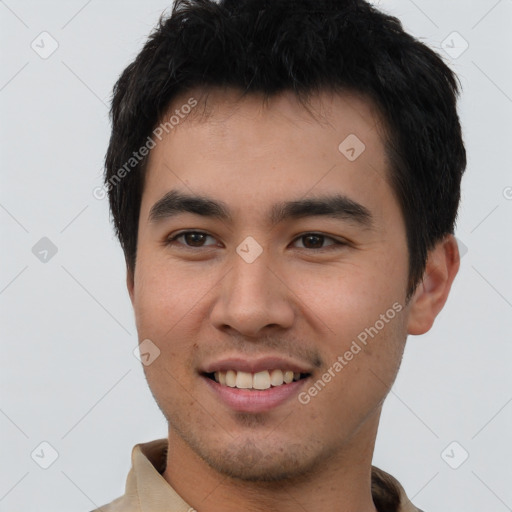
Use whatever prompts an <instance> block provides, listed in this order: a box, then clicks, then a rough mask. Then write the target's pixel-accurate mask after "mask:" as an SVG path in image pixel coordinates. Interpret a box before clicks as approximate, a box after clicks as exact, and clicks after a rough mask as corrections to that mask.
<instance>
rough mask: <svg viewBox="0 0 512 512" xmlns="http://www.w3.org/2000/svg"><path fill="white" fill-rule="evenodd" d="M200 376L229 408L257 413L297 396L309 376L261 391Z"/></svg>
mask: <svg viewBox="0 0 512 512" xmlns="http://www.w3.org/2000/svg"><path fill="white" fill-rule="evenodd" d="M202 378H203V380H205V381H206V384H207V385H208V386H210V389H212V390H213V392H214V393H216V394H217V396H218V397H219V398H220V399H221V400H222V401H223V402H224V403H225V404H226V405H227V406H228V407H230V408H231V409H233V410H235V411H239V412H253V413H257V412H266V411H269V410H271V409H273V408H275V407H277V406H278V405H281V404H283V403H284V402H286V401H287V400H289V399H290V398H292V397H294V396H297V394H298V392H299V389H300V388H301V387H302V386H303V385H304V382H305V381H306V380H307V379H308V378H309V377H306V378H304V379H300V380H294V381H293V382H290V383H289V384H283V385H282V386H276V387H271V388H269V389H265V390H263V391H251V390H248V389H238V388H230V387H229V386H222V385H221V384H219V383H218V382H216V381H214V380H212V379H209V378H208V377H205V376H202Z"/></svg>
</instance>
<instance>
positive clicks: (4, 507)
mask: <svg viewBox="0 0 512 512" xmlns="http://www.w3.org/2000/svg"><path fill="white" fill-rule="evenodd" d="M169 3H170V2H166V1H163V0H151V1H145V2H143V1H139V2H134V1H120V0H115V1H114V0H111V1H108V2H105V1H104V2H100V1H99V0H90V1H88V2H86V1H83V0H72V1H66V2H64V1H51V2H50V1H46V2H36V1H34V0H32V1H28V0H27V1H23V0H8V1H7V2H2V1H0V20H1V21H0V28H1V36H0V37H1V43H2V66H1V67H0V109H1V110H0V114H1V119H2V123H1V162H2V165H1V170H2V188H1V196H0V223H1V224H0V225H1V243H2V253H1V254H2V259H1V266H0V269H1V270H0V304H1V311H2V313H1V315H2V318H1V319H2V350H1V353H2V358H1V366H2V368H1V402H0V431H1V436H2V445H1V452H0V456H1V461H2V463H1V472H2V478H1V482H0V510H1V511H10V512H11V511H22V510H23V511H26V512H31V511H38V512H41V511H52V512H58V511H63V512H64V511H66V512H68V511H71V510H77V511H80V510H82V511H84V512H85V511H88V510H91V509H92V508H94V507H95V506H96V505H101V504H104V503H106V502H108V501H110V500H112V499H114V498H115V497H117V496H118V495H120V494H122V492H123V489H124V482H125V478H126V474H127V472H128V469H129V465H130V452H131V448H132V446H133V445H134V444H136V443H138V442H144V441H148V440H152V439H156V438H158V437H164V436H165V435H166V425H165V422H164V420H163V417H162V415H161V414H160V412H159V410H158V409H157V407H156V405H155V404H154V401H153V399H152V396H151V394H150V392H149V390H148V388H147V386H146V383H145V380H144V377H143V372H142V367H141V364H140V362H139V361H138V360H137V359H136V358H135V357H134V355H133V353H132V351H133V349H134V348H135V347H136V345H137V336H136V330H135V326H134V321H133V318H132V310H131V305H130V302H129V299H128V295H127V293H126V289H125V282H124V280H125V269H124V261H123V256H122V252H121V249H120V247H119V246H118V244H117V241H116V240H115V238H114V235H113V230H112V228H111V226H110V224H109V217H108V209H107V201H106V200H105V199H104V200H97V199H95V198H94V197H93V194H92V191H93V189H94V188H95V187H97V186H99V185H101V173H102V162H103V156H104V153H105V150H106V146H107V143H108V138H109V121H108V109H107V105H108V103H109V99H110V93H111V89H112V86H113V84H114V82H115V80H116V79H117V77H118V76H119V74H120V72H121V71H122V70H123V69H124V67H125V66H126V65H127V64H128V63H129V62H130V61H131V60H132V59H133V58H134V57H135V55H136V54H137V52H138V51H139V49H140V48H141V46H142V44H143V42H144V41H145V38H146V37H147V35H148V33H149V32H150V30H151V28H152V27H153V26H154V24H155V23H156V21H157V19H158V16H159V15H160V13H161V12H162V11H163V10H164V9H165V8H168V6H169ZM380 6H381V7H382V8H383V9H385V10H387V11H388V12H390V13H392V14H394V15H397V16H398V17H399V18H400V19H401V20H402V21H403V23H404V25H405V27H406V29H408V30H409V31H411V32H412V33H413V34H414V35H416V36H417V37H419V38H420V39H421V40H423V41H424V42H426V43H427V44H429V45H430V46H431V47H433V48H434V49H437V50H438V51H439V52H440V53H441V54H443V55H444V57H445V58H446V61H447V62H449V63H450V64H451V66H452V67H453V69H454V70H455V71H456V72H457V73H458V75H459V77H460V79H461V81H462V84H463V89H464V92H463V96H462V101H461V103H460V112H461V119H462V123H463V126H464V135H465V141H466V144H467V149H468V156H469V165H468V169H467V172H466V175H465V178H464V180H463V189H462V190H463V194H462V198H463V199H462V207H461V210H460V216H459V222H458V228H457V236H458V238H459V239H460V241H461V242H462V243H463V244H464V245H465V246H466V247H467V253H466V254H465V255H464V256H463V258H462V264H461V269H460V273H459V275H458V277H457V278H456V281H455V284H454V286H453V289H452V293H451V295H450V298H449V300H448V303H447V305H446V307H445V309H444V310H443V312H442V313H441V315H440V316H439V317H438V319H437V321H436V323H435V326H434V327H433V329H432V330H431V331H430V332H429V333H428V334H426V335H424V336H421V337H415V336H411V337H409V341H408V345H407V349H406V353H405V358H404V361H403V364H402V369H401V373H400V374H399V377H398V379H397V381H396V383H395V385H394V387H393V389H392V391H391V393H390V395H389V398H388V400H387V402H386V405H385V407H384V412H383V417H382V422H381V429H380V432H379V435H378V439H377V447H376V451H375V457H374V464H375V465H377V466H379V467H381V468H382V469H385V470H386V471H389V472H390V473H392V474H393V475H395V476H396V477H397V478H398V479H399V480H400V481H401V482H402V484H403V485H404V487H405V489H406V491H407V493H408V495H409V497H410V498H411V499H412V501H413V502H414V503H415V504H416V505H417V506H419V507H420V508H423V509H425V511H427V512H434V511H443V512H446V511H448V510H453V511H455V510H457V511H460V510H464V511H481V510H486V511H496V512H501V511H506V510H512V487H511V486H510V483H511V481H512V478H511V477H512V474H511V467H510V461H511V459H512V450H511V443H510V432H511V426H512V404H511V399H512V386H511V377H510V373H511V371H510V370H511V365H510V361H511V356H512V350H511V336H510V332H511V329H512V315H511V313H512V310H511V307H512V272H511V270H510V262H511V261H512V243H511V238H510V233H511V228H510V226H511V222H512V188H511V187H512V175H511V171H510V169H511V164H510V146H511V141H512V129H511V123H510V117H511V115H512V74H511V70H510V63H511V47H512V38H511V22H512V1H511V0H500V1H496V0H480V1H472V2H470V1H467V0H457V1H451V2H447V1H445V0H431V1H426V0H417V1H416V2H413V1H412V0H389V1H388V0H382V1H381V2H380ZM43 31H47V32H48V33H49V34H51V37H52V38H54V39H55V40H56V41H57V42H58V45H59V46H58V48H57V50H56V51H55V52H54V53H53V54H52V55H50V56H49V57H48V58H46V59H43V58H41V57H40V55H39V54H38V53H36V51H34V50H33V49H32V47H31V43H32V42H33V41H35V42H34V46H36V45H38V46H36V48H38V50H39V51H40V52H42V51H49V49H51V43H52V42H51V40H50V39H48V36H40V33H41V32H43ZM454 31H456V32H458V34H460V36H459V35H457V34H455V35H453V34H452V33H453V32H454ZM43 37H46V38H47V39H44V40H43V41H42V38H43ZM461 38H463V39H461ZM464 40H465V41H467V43H468V44H469V47H468V49H467V50H466V51H464V52H463V53H462V54H461V55H458V53H460V51H461V50H462V49H463V44H464ZM443 41H445V43H443ZM443 47H446V49H447V51H448V53H451V54H452V56H451V57H450V56H449V54H448V53H447V52H446V51H445V50H444V49H443ZM450 47H452V48H450ZM456 54H457V55H456ZM454 56H455V57H456V58H454ZM42 237H47V238H49V239H50V240H51V241H52V242H53V244H55V246H56V247H57V249H58V252H57V253H56V254H55V255H54V256H53V257H50V256H51V253H49V255H48V257H47V259H48V261H47V262H42V261H40V259H39V258H38V257H36V255H35V254H33V252H32V248H33V246H34V245H35V244H36V243H37V242H38V241H39V240H40V239H41V238H42ZM36 252H37V251H36ZM40 257H42V255H40ZM43 441H46V442H48V443H50V444H51V445H52V446H53V447H54V449H55V450H56V451H57V452H58V458H57V459H56V460H55V462H54V463H53V464H52V465H51V466H50V467H49V468H48V469H46V470H45V469H42V468H41V467H40V466H39V465H38V463H39V464H44V463H49V462H51V453H52V452H51V450H50V449H49V448H48V447H45V445H43V446H42V447H41V446H40V443H41V442H43ZM453 441H456V442H457V443H458V444H457V445H452V446H451V447H450V448H449V449H448V450H445V449H446V448H447V447H448V446H449V445H450V444H451V443H452V442H453ZM34 450H35V452H34ZM465 451H467V452H468V453H469V458H468V459H467V460H466V461H465V462H464V463H463V464H462V465H460V466H459V467H458V469H452V468H451V467H450V466H449V465H448V463H447V462H450V464H452V465H453V466H456V465H458V464H460V462H461V461H462V459H463V456H464V453H465ZM31 453H34V456H33V457H34V459H33V458H31ZM36 461H37V462H36ZM311 512H314V511H311Z"/></svg>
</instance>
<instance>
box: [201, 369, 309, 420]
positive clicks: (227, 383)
mask: <svg viewBox="0 0 512 512" xmlns="http://www.w3.org/2000/svg"><path fill="white" fill-rule="evenodd" d="M201 377H202V380H203V382H204V383H205V384H206V386H207V389H209V390H210V392H211V393H213V395H212V396H213V397H214V400H215V401H218V403H220V404H223V405H224V406H225V407H227V408H228V410H231V411H232V412H235V413H241V412H243V413H252V414H262V413H270V411H273V410H279V409H280V407H283V406H285V404H288V405H287V407H293V405H291V404H293V403H294V400H293V398H294V397H297V396H298V393H299V392H300V390H301V389H302V388H303V387H304V386H305V385H306V383H307V382H308V379H309V378H310V377H311V373H303V372H294V371H292V370H286V369H279V368H273V369H269V370H260V371H257V372H248V371H241V370H218V371H215V372H203V373H202V374H201ZM297 403H298V402H297Z"/></svg>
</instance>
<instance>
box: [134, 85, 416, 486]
mask: <svg viewBox="0 0 512 512" xmlns="http://www.w3.org/2000/svg"><path fill="white" fill-rule="evenodd" d="M190 96H192V95H189V96H183V97H182V98H180V100H179V101H176V102H175V104H174V105H173V110H175V108H178V109H179V108H180V105H182V104H186V103H187V101H188V99H189V98H190ZM196 97H197V96H196ZM236 98H237V97H236V95H235V93H234V92H226V91H223V92H221V91H211V92H210V94H209V97H208V105H209V107H210V110H209V115H208V116H207V117H206V118H201V119H199V117H198V116H195V115H194V114H192V115H191V116H190V117H189V118H188V119H182V120H181V122H180V124H179V125H178V126H175V127H174V129H172V130H170V131H169V133H168V134H165V132H164V136H163V137H162V140H161V141H159V142H158V143H157V145H156V147H154V149H152V150H151V154H150V158H149V161H148V167H147V174H146V180H145V185H144V191H143V196H142V203H141V210H140V223H139V231H138V250H137V262H136V267H135V273H134V276H133V279H132V278H131V277H130V278H129V280H128V283H129V284H128V287H129V291H130V296H131V299H132V303H133V307H134V311H135V316H136V323H137V329H138V333H139V339H140V340H141V341H142V340H146V339H149V340H151V343H152V344H154V345H156V346H157V347H158V349H159V350H160V355H159V356H158V357H157V358H156V359H155V360H154V361H153V362H152V363H151V364H149V365H147V366H145V367H144V369H145V372H146V376H147V380H148V383H149V386H150V388H151V390H152V392H153V395H154V397H155V399H156V400H157V402H158V404H159V407H160V408H161V410H162V411H163V413H164V415H165V416H166V418H167V420H168V422H169V428H170V432H169V439H170V442H171V443H172V442H173V440H174V442H175V443H176V445H177V446H178V445H179V446H182V447H185V448H186V449H188V450H189V451H190V453H191V454H194V455H196V456H198V457H199V459H200V460H202V461H204V462H205V463H207V464H208V466H209V467H211V468H214V469H215V470H217V471H219V472H220V473H223V474H226V475H231V476H236V477H237V478H241V479H245V480H273V479H274V480H275V479H281V478H289V477H292V476H298V475H303V474H306V473H307V472H308V471H313V470H314V469H315V468H316V467H317V466H318V465H319V464H320V463H322V462H324V461H326V460H328V459H329V460H331V459H332V458H335V457H336V456H338V455H341V453H342V452H343V451H344V450H347V449H348V447H349V446H350V444H351V443H352V442H354V439H356V437H357V436H358V435H359V436H363V437H364V435H363V434H361V433H363V432H367V433H368V439H367V440H366V441H368V440H369V439H370V437H371V435H373V436H374V435H375V430H376V425H377V423H378V417H379V413H380V410H381V405H382V402H383V400H384V398H385V396H386V394H387V392H388V390H389V387H390V386H391V384H392V383H393V381H394V379H395V376H396V373H397V371H398V368H399V365H400V361H401V357H402V354H403V348H404V344H405V339H406V336H407V315H408V307H406V305H405V297H406V286H407V277H408V253H407V245H406V233H405V225H404V222H403V218H402V214H401V212H400V209H399V206H398V203H397V200H396V198H395V196H394V194H393V191H392V189H391V188H390V185H389V183H388V169H387V160H386V155H385V150H384V146H383V138H382V132H383V131H382V129H381V126H380V124H379V119H378V116H377V114H376V112H375V111H374V110H373V109H372V107H371V105H370V104H369V103H368V102H367V101H365V100H364V99H362V98H360V97H357V96H355V95H349V94H344V95H331V94H327V93H324V94H322V95H319V96H317V97H315V98H313V99H312V100H311V107H312V108H311V110H312V111H314V112H315V113H316V116H315V117H312V116H311V114H310V113H308V111H307V110H306V109H305V108H304V106H302V105H301V104H300V103H299V102H298V101H297V100H296V98H295V97H294V96H293V95H292V94H288V93H285V94H281V95H280V96H276V97H274V98H273V99H271V100H269V101H268V103H266V104H265V103H263V101H262V100H261V98H259V97H257V96H249V97H247V98H245V99H243V100H238V101H235V100H236ZM189 104H190V102H189ZM195 108H198V109H199V108H201V109H202V108H203V107H202V106H201V103H199V105H198V106H197V107H195ZM185 110H187V111H188V109H185ZM347 137H348V139H347ZM356 137H357V138H356ZM344 141H345V142H344ZM363 144H364V146H363ZM146 343H148V342H146ZM151 346H153V345H151ZM290 379H294V380H292V381H291V382H288V381H289V380H290ZM233 386H234V387H233ZM369 432H372V433H373V434H371V435H370V434H369ZM363 441H364V439H362V440H361V442H363ZM248 461H251V463H250V464H248Z"/></svg>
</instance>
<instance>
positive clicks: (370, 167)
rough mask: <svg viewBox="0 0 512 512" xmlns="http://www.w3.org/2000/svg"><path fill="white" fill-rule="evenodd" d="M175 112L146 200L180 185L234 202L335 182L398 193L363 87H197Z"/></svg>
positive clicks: (348, 189)
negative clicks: (265, 91) (307, 90)
mask: <svg viewBox="0 0 512 512" xmlns="http://www.w3.org/2000/svg"><path fill="white" fill-rule="evenodd" d="M186 105H194V106H193V108H191V109H190V108H188V107H187V108H184V106H186ZM171 115H174V121H175V122H174V123H173V126H172V128H170V127H168V130H167V131H166V132H164V133H163V134H162V137H161V140H158V141H156V147H154V148H153V149H152V150H151V153H150V156H149V161H148V165H147V175H146V180H145V187H144V194H143V209H144V207H145V208H146V210H148V209H149V208H150V207H151V204H153V203H154V202H156V201H157V200H158V199H160V198H161V197H162V196H163V195H164V194H165V193H167V192H168V191H170V190H172V189H173V188H176V187H179V188H180V189H181V190H184V189H188V190H189V192H191V193H194V194H196V195H204V196H209V197H213V196H215V197H217V198H218V199H221V200H223V201H224V202H225V203H233V205H234V207H235V209H236V207H237V206H239V207H242V206H245V207H246V206H247V205H252V206H253V207H254V208H257V207H258V206H259V207H263V205H264V204H265V201H266V200H268V201H271V200H272V198H274V199H276V200H277V199H278V198H279V199H283V197H284V196H287V197H286V198H287V199H288V200H293V199H297V198H299V197H304V196H306V195H308V193H311V194H312V195H315V194H325V193H326V192H333V191H334V190H335V191H336V192H339V193H343V194H345V195H347V196H349V197H352V198H358V202H361V203H364V201H365V200H366V199H368V200H370V199H371V198H372V195H374V192H373V191H374V190H375V189H376V188H378V189H382V187H384V188H387V192H388V193H391V190H390V189H389V185H388V183H387V168H388V165H387V158H386V153H385V144H384V133H385V132H384V129H383V123H382V121H381V118H380V117H379V114H378V112H377V109H376V108H375V107H374V105H373V104H372V103H371V102H370V101H369V100H367V99H366V98H364V97H362V96H361V95H357V94H355V93H348V92H347V93H342V94H340V93H334V92H324V93H321V94H317V95H314V96H311V97H309V98H308V101H307V103H306V104H304V103H301V102H300V101H299V99H298V98H297V96H296V95H295V94H294V93H292V92H284V93H281V94H278V95H275V96H273V97H270V98H266V99H265V98H264V97H263V96H261V95H257V94H249V95H246V96H244V97H242V96H241V94H240V93H239V91H236V90H229V89H219V88H217V89H210V90H208V91H206V92H205V91H201V90H197V89H196V90H190V91H187V92H186V93H182V94H181V95H180V96H178V97H176V98H175V99H174V101H173V103H172V105H171V108H170V109H169V112H168V117H169V116H171ZM178 116H179V119H178ZM164 122H165V117H164ZM274 202H277V201H274ZM370 202H371V201H370ZM150 203H151V204H150Z"/></svg>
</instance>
